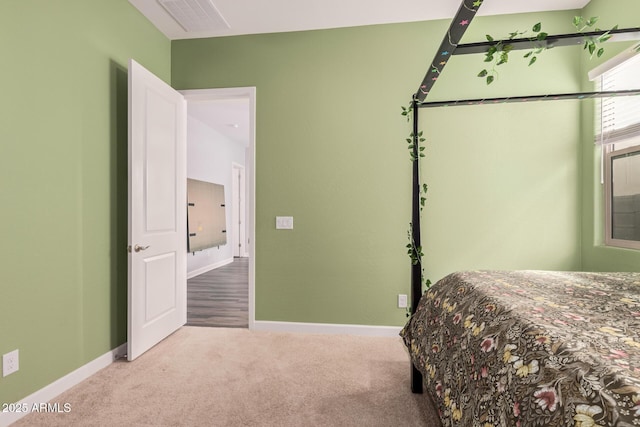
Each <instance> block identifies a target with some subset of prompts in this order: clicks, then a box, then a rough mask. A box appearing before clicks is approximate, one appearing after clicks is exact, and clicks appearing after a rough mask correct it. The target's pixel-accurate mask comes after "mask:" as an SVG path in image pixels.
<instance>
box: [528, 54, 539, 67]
mask: <svg viewBox="0 0 640 427" xmlns="http://www.w3.org/2000/svg"><path fill="white" fill-rule="evenodd" d="M537 60H538V57H537V56H533V57H531V59H530V60H529V66H532V65H533V64H535V62H536V61H537Z"/></svg>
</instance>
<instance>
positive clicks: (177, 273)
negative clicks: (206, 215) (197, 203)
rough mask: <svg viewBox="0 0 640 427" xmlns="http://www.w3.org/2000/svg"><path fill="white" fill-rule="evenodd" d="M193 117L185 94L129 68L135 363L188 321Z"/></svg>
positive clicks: (131, 341) (130, 342)
mask: <svg viewBox="0 0 640 427" xmlns="http://www.w3.org/2000/svg"><path fill="white" fill-rule="evenodd" d="M186 115H187V108H186V102H185V100H184V97H183V96H182V94H180V93H178V92H176V91H175V90H173V89H172V88H171V87H170V86H169V85H167V84H166V83H164V82H163V81H162V80H160V79H159V78H158V77H156V76H155V75H153V74H152V73H150V72H149V71H147V70H146V69H145V68H144V67H142V66H141V65H140V64H138V63H137V62H135V61H133V60H130V61H129V262H128V266H129V309H128V338H127V347H128V348H127V355H128V359H129V360H133V359H135V358H137V357H138V356H140V355H141V354H142V353H144V352H145V351H147V350H148V349H150V348H151V347H153V346H154V345H155V344H157V343H158V342H160V341H161V340H162V339H164V338H165V337H167V336H168V335H170V334H171V333H172V332H174V331H175V330H177V329H178V328H180V327H181V326H182V325H184V324H185V323H186V321H187V314H186V313H187V303H186V297H187V279H186V255H187V248H186V229H187V226H186V210H187V208H186V206H187V198H186V185H187V174H186V169H187V165H186V123H187V122H186Z"/></svg>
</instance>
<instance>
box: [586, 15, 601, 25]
mask: <svg viewBox="0 0 640 427" xmlns="http://www.w3.org/2000/svg"><path fill="white" fill-rule="evenodd" d="M596 22H598V17H597V16H592V17H591V18H589V19H588V20H587V22H586V23H585V24H586V25H587V27H593V26H594V25H595V23H596Z"/></svg>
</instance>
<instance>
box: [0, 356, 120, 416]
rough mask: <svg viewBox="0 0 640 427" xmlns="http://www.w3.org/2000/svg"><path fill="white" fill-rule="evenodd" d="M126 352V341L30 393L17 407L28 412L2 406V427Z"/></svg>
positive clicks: (0, 410)
mask: <svg viewBox="0 0 640 427" xmlns="http://www.w3.org/2000/svg"><path fill="white" fill-rule="evenodd" d="M126 353H127V344H126V343H125V344H122V345H121V346H119V347H117V348H115V349H113V350H111V351H108V352H107V353H105V354H103V355H102V356H99V357H97V358H96V359H94V360H92V361H91V362H89V363H87V364H86V365H84V366H81V367H79V368H78V369H76V370H75V371H73V372H71V373H69V374H67V375H65V376H64V377H62V378H60V379H58V380H56V381H54V382H52V383H51V384H49V385H47V386H45V387H44V388H41V389H40V390H38V391H36V392H35V393H33V394H30V395H29V396H27V397H25V398H24V399H22V400H21V401H20V402H16V405H17V407H18V408H21V409H22V408H24V409H26V412H2V408H0V427H6V426H8V425H10V424H11V423H14V422H16V421H18V420H19V419H20V418H22V417H24V416H25V415H28V414H29V412H30V410H31V408H33V407H34V405H35V406H36V407H38V406H39V405H40V404H42V403H47V402H49V401H51V400H53V399H55V398H56V397H57V396H59V395H60V394H62V393H63V392H65V391H67V390H69V389H70V388H71V387H73V386H75V385H77V384H79V383H81V382H82V381H84V380H86V379H87V378H89V377H90V376H91V375H93V374H95V373H96V372H98V371H100V370H101V369H103V368H106V367H107V366H109V365H110V364H112V363H113V361H114V360H115V359H117V358H118V357H120V356H122V355H124V354H126ZM64 403H65V402H60V404H61V406H62V405H63V404H64Z"/></svg>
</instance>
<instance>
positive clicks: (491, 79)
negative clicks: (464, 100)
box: [487, 76, 495, 85]
mask: <svg viewBox="0 0 640 427" xmlns="http://www.w3.org/2000/svg"><path fill="white" fill-rule="evenodd" d="M494 80H495V77H493V76H487V84H488V85H490V84H491V83H493V81H494Z"/></svg>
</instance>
